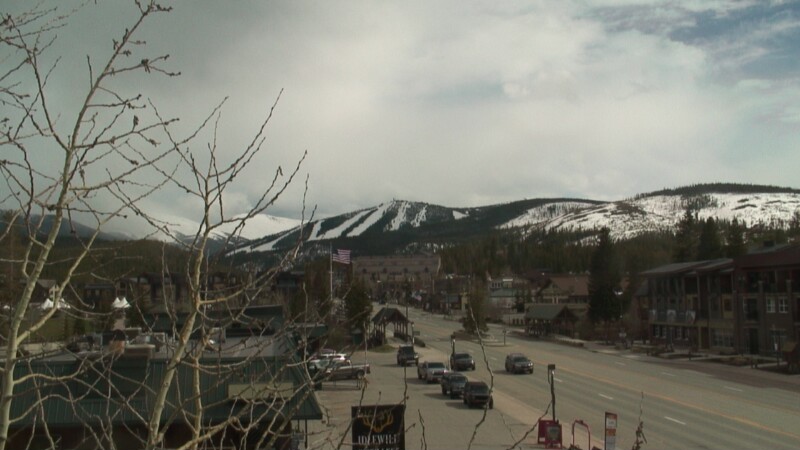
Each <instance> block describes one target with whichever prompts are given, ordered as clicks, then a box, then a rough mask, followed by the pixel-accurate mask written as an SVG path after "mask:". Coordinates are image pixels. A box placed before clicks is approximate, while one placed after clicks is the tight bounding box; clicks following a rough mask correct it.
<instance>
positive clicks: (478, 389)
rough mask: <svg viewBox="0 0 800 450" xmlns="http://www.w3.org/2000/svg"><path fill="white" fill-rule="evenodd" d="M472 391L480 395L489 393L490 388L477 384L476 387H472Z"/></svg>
mask: <svg viewBox="0 0 800 450" xmlns="http://www.w3.org/2000/svg"><path fill="white" fill-rule="evenodd" d="M470 389H471V390H472V391H473V392H478V393H480V394H483V393H486V392H489V386H487V385H485V384H475V385H472V387H471V388H470Z"/></svg>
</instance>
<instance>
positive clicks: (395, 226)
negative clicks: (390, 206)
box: [389, 202, 409, 231]
mask: <svg viewBox="0 0 800 450" xmlns="http://www.w3.org/2000/svg"><path fill="white" fill-rule="evenodd" d="M408 206H409V205H408V203H407V202H401V203H400V207H399V208H397V215H395V216H394V219H392V223H391V224H389V231H397V230H399V229H400V227H401V226H403V224H405V223H406V222H407V220H406V212H407V211H408Z"/></svg>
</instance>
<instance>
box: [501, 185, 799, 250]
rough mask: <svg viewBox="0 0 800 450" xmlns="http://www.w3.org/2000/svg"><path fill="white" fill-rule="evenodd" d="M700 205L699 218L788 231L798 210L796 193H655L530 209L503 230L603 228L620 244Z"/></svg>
mask: <svg viewBox="0 0 800 450" xmlns="http://www.w3.org/2000/svg"><path fill="white" fill-rule="evenodd" d="M693 200H697V201H700V204H699V205H698V206H697V210H696V211H697V217H698V219H700V220H705V219H707V218H709V217H711V218H714V219H715V220H723V221H732V220H733V219H734V218H736V219H737V220H738V221H739V222H740V223H741V224H742V225H744V226H746V227H753V226H756V225H774V226H777V227H782V228H786V227H787V226H788V224H789V222H790V221H791V220H793V219H794V217H795V214H797V213H798V212H799V211H800V194H797V193H753V194H723V193H710V194H704V195H703V196H701V197H689V198H686V197H683V196H676V195H654V196H650V197H644V198H639V199H635V200H626V201H617V202H609V203H602V204H599V205H591V204H586V203H580V202H574V203H573V202H567V203H559V204H550V205H545V206H541V207H536V208H532V209H531V210H529V211H528V212H526V213H525V214H524V215H522V216H520V217H517V218H515V219H514V220H511V221H509V222H507V223H505V224H503V225H502V226H501V228H517V227H522V228H525V227H543V228H544V229H547V230H552V229H556V230H592V229H600V228H604V227H607V228H609V229H610V230H611V237H612V239H615V240H624V239H629V238H632V237H635V236H637V235H640V234H642V233H644V232H648V231H661V230H666V229H671V228H674V227H675V225H676V224H677V222H678V220H680V219H681V217H682V216H683V214H684V211H685V210H686V206H687V202H692V201H693Z"/></svg>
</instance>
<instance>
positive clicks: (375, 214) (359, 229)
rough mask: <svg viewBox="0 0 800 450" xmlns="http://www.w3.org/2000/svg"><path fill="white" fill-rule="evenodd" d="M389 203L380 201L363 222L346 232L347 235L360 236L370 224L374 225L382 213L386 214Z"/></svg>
mask: <svg viewBox="0 0 800 450" xmlns="http://www.w3.org/2000/svg"><path fill="white" fill-rule="evenodd" d="M389 206H391V203H381V204H380V205H378V208H377V209H373V210H372V214H370V215H369V217H367V218H366V219H364V221H363V222H361V223H360V224H359V225H358V226H356V227H355V228H353V231H351V232H349V233H347V236H348V237H352V236H360V235H361V233H363V232H364V231H366V230H367V229H368V228H369V227H371V226H372V225H375V222H377V221H378V220H380V219H381V218H382V217H383V215H384V214H386V210H387V209H389Z"/></svg>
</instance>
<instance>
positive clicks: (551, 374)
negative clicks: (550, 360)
mask: <svg viewBox="0 0 800 450" xmlns="http://www.w3.org/2000/svg"><path fill="white" fill-rule="evenodd" d="M555 375H556V365H555V364H548V365H547V380H548V381H549V382H550V398H551V400H550V401H551V402H552V404H553V420H556V391H555V383H554V381H555Z"/></svg>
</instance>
